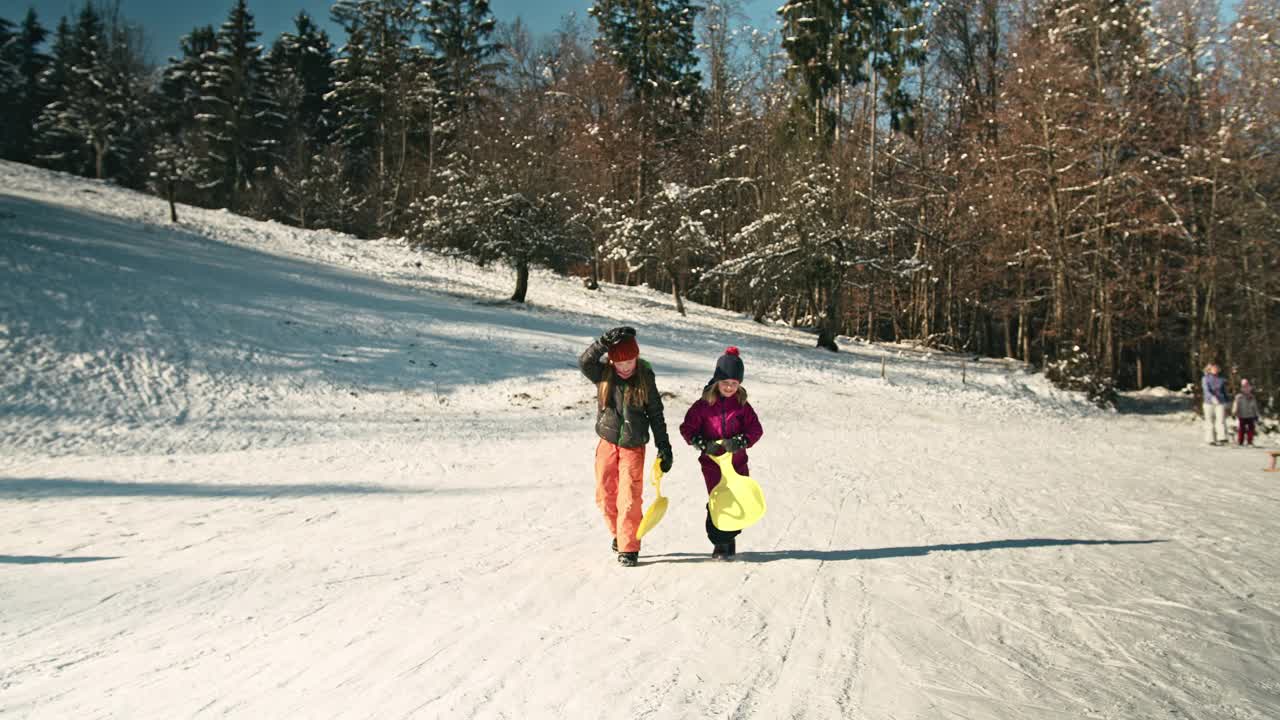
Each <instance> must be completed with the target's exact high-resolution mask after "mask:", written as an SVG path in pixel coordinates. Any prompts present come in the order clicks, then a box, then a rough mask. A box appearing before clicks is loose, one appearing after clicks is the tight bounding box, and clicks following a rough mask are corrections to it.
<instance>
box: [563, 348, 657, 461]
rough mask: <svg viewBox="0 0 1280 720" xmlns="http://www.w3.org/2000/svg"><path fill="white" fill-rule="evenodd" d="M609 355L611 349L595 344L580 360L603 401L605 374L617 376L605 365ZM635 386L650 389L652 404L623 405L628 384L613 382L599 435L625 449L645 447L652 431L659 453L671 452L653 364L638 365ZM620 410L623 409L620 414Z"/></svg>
mask: <svg viewBox="0 0 1280 720" xmlns="http://www.w3.org/2000/svg"><path fill="white" fill-rule="evenodd" d="M606 353H608V348H606V347H605V346H604V344H603V343H601V342H600V341H599V340H597V341H596V342H594V343H591V347H589V348H587V349H586V352H583V353H582V355H581V356H579V357H578V367H579V368H581V369H582V374H583V375H586V376H587V379H588V380H590V381H591V382H593V383H595V384H596V393H597V397H599V388H600V383H601V382H603V381H604V380H605V374H606V373H609V374H612V373H613V368H612V367H611V366H609V365H606V364H605V363H603V362H601V358H603V357H604V356H605V354H606ZM631 382H642V383H644V384H645V385H647V386H648V390H649V402H648V403H647V404H645V405H643V406H635V405H627V404H625V403H624V402H623V392H624V391H625V389H626V386H627V382H625V381H623V380H621V379H619V378H617V377H616V376H615V377H613V378H612V382H611V383H610V392H609V396H608V397H607V398H605V402H604V407H601V408H599V413H598V414H597V415H596V434H597V435H599V436H600V437H601V438H603V439H605V440H608V441H609V442H611V443H613V444H614V445H618V446H621V447H628V448H632V447H643V446H644V445H646V444H648V442H649V430H650V428H652V429H653V444H654V445H656V446H658V449H659V450H670V449H671V440H670V438H669V437H667V421H666V419H665V418H664V417H663V414H662V395H661V393H659V392H658V383H657V379H656V378H655V377H654V375H653V368H652V367H650V366H649V363H647V362H645V361H643V360H641V361H640V362H638V363H636V372H635V374H634V375H632V376H631ZM618 408H622V410H621V412H619V410H618Z"/></svg>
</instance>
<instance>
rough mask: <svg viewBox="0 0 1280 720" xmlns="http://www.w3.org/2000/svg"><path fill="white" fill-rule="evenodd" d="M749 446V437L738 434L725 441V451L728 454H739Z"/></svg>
mask: <svg viewBox="0 0 1280 720" xmlns="http://www.w3.org/2000/svg"><path fill="white" fill-rule="evenodd" d="M746 446H747V436H746V435H743V434H742V433H738V434H737V435H734V436H733V437H731V438H729V439H728V440H725V441H724V449H725V450H726V451H727V452H738V451H739V450H742V449H743V448H745V447H746Z"/></svg>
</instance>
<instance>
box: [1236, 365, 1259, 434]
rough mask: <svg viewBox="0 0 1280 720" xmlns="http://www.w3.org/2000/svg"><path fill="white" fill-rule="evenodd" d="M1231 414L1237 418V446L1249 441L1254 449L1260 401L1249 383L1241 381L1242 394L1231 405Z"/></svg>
mask: <svg viewBox="0 0 1280 720" xmlns="http://www.w3.org/2000/svg"><path fill="white" fill-rule="evenodd" d="M1231 414H1232V415H1234V416H1235V417H1236V444H1237V445H1244V444H1245V440H1248V442H1249V446H1250V447H1253V434H1254V433H1255V432H1256V431H1257V429H1258V399H1257V398H1255V397H1254V396H1253V386H1252V385H1250V384H1249V381H1248V380H1247V379H1246V380H1241V381H1240V394H1239V395H1236V400H1235V402H1234V403H1232V404H1231Z"/></svg>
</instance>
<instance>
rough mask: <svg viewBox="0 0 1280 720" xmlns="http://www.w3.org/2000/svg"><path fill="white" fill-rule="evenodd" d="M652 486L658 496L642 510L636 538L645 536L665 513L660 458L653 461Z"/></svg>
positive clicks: (665, 506)
mask: <svg viewBox="0 0 1280 720" xmlns="http://www.w3.org/2000/svg"><path fill="white" fill-rule="evenodd" d="M653 487H654V489H655V490H656V491H657V493H658V497H657V499H656V500H654V501H653V504H652V505H650V506H649V509H648V510H645V511H644V517H642V518H640V527H638V528H636V539H637V540H639V539H640V538H642V537H644V536H645V533H647V532H649V531H650V530H652V529H653V528H654V527H655V526H656V525H657V524H658V523H659V522H661V521H662V516H663V515H666V514H667V499H666V498H665V497H663V495H662V460H661V459H658V460H654V461H653Z"/></svg>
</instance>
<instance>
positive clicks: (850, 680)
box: [0, 163, 1280, 720]
mask: <svg viewBox="0 0 1280 720" xmlns="http://www.w3.org/2000/svg"><path fill="white" fill-rule="evenodd" d="M179 212H180V214H181V217H182V221H183V222H182V224H181V226H178V227H175V226H172V225H169V224H168V223H167V222H166V220H167V206H166V205H165V204H164V203H163V202H162V201H159V200H157V199H155V198H149V197H146V196H142V195H138V194H135V193H131V192H127V191H123V190H119V189H116V188H113V187H111V186H109V185H104V184H99V183H94V182H91V181H85V180H80V179H74V178H69V177H66V176H60V175H54V174H50V173H45V172H43V171H39V170H35V169H32V168H28V167H24V166H19V165H13V164H7V163H0V369H2V370H3V372H2V373H0V717H3V718H10V717H12V718H77V720H80V719H88V718H164V719H171V718H192V717H200V718H203V717H235V718H511V719H513V720H514V719H515V718H629V719H630V718H654V719H660V720H665V719H667V718H690V719H693V718H699V719H700V718H760V719H764V720H773V719H775V718H813V719H815V720H823V719H827V718H855V719H858V720H881V719H883V720H890V719H893V720H908V719H926V718H928V719H932V718H971V719H973V718H999V719H1008V720H1022V719H1026V718H1115V719H1117V720H1130V719H1136V718H1197V719H1203V720H1217V719H1230V720H1237V719H1240V720H1243V719H1257V720H1274V719H1275V718H1280V476H1277V475H1274V474H1267V473H1263V472H1261V471H1260V469H1261V468H1262V467H1263V466H1264V465H1265V463H1266V458H1265V453H1263V452H1261V451H1258V450H1241V449H1234V448H1210V447H1207V446H1205V445H1203V444H1202V443H1201V441H1200V427H1199V426H1198V425H1197V424H1195V423H1194V422H1192V421H1191V420H1190V416H1189V414H1188V413H1187V412H1185V411H1178V412H1171V413H1170V412H1165V413H1164V414H1143V413H1132V414H1116V413H1110V412H1103V411H1099V410H1096V409H1094V408H1092V407H1090V406H1089V405H1087V404H1086V403H1084V402H1083V400H1082V399H1080V398H1079V397H1077V396H1075V395H1071V394H1065V393H1060V392H1058V391H1055V390H1054V389H1052V388H1051V387H1050V386H1049V385H1048V384H1047V383H1046V381H1045V380H1044V379H1043V377H1041V376H1040V375H1036V374H1031V373H1028V372H1026V371H1025V370H1024V369H1022V368H1021V367H1019V366H1017V365H1016V364H1014V363H1004V362H999V361H990V360H982V361H981V362H977V363H974V362H973V361H972V358H968V360H969V362H968V364H967V367H966V368H965V374H966V376H967V383H966V384H961V361H962V360H964V359H965V358H962V357H959V356H950V355H941V354H936V353H935V354H930V353H927V352H920V351H915V350H912V349H909V348H899V347H886V346H881V345H865V344H857V343H849V344H847V345H846V346H845V347H846V351H845V352H841V353H840V354H830V353H827V352H824V351H819V350H815V349H814V348H813V347H812V345H813V338H812V337H811V336H809V335H806V334H804V333H802V332H799V331H794V330H790V329H787V328H783V327H771V326H762V325H757V324H754V323H752V322H751V321H750V319H749V318H746V317H743V316H741V315H738V314H734V313H728V312H724V311H720V310H714V309H710V308H705V307H701V306H698V305H691V306H690V315H689V317H687V318H682V317H680V316H679V315H678V314H676V313H675V312H674V310H673V307H672V303H671V300H670V298H669V297H667V296H665V295H661V294H658V293H654V292H651V291H648V290H646V289H643V288H619V287H612V286H607V287H606V288H605V289H604V290H602V291H600V292H590V291H588V290H586V289H584V288H583V287H582V286H581V283H580V282H578V281H575V280H570V279H560V278H555V277H553V276H551V275H549V274H535V276H534V278H533V280H532V285H531V289H530V300H531V302H530V304H529V305H528V306H515V305H511V304H509V303H507V302H504V301H503V300H502V298H505V297H506V296H507V295H509V294H510V290H511V288H512V286H513V283H514V280H513V277H512V276H511V274H510V273H509V272H507V271H505V270H503V269H502V268H497V269H489V268H486V269H481V268H476V267H474V266H470V265H466V264H462V263H457V262H454V261H450V260H445V259H441V258H439V257H437V256H434V255H429V254H420V253H416V252H413V251H410V250H408V249H407V248H405V247H404V246H403V245H402V244H401V243H399V242H396V241H391V240H387V241H375V242H362V241H358V240H354V239H352V238H349V237H345V236H341V235H336V234H333V233H327V232H306V231H301V230H296V229H293V228H288V227H285V226H282V225H278V224H273V223H259V222H253V221H249V220H245V219H242V218H238V217H235V216H233V215H230V214H228V213H224V212H217V211H205V210H199V209H194V208H185V207H184V208H180V210H179ZM624 323H625V324H632V325H634V326H636V327H637V328H638V329H639V339H640V342H641V348H642V352H643V353H644V356H645V357H647V358H648V359H649V360H650V361H651V362H652V363H653V364H654V366H655V368H656V370H657V372H658V380H659V387H660V388H661V389H662V390H663V391H664V392H666V393H670V394H671V396H670V397H668V398H667V399H666V405H667V418H668V422H669V423H670V424H671V425H672V426H673V427H674V425H676V424H678V422H679V419H680V418H681V417H683V414H684V411H685V409H686V408H687V407H688V406H689V404H690V403H691V402H693V401H694V399H695V398H696V396H697V394H698V392H699V391H700V389H701V387H702V384H703V382H705V381H706V379H707V378H708V377H709V375H710V373H711V370H712V368H713V366H714V362H715V359H716V357H717V356H718V355H719V354H720V352H721V351H722V349H723V348H724V347H725V346H726V345H730V344H733V345H738V346H740V347H741V348H742V354H743V358H744V360H745V362H746V382H745V386H746V387H748V388H749V389H750V392H751V398H752V402H753V404H754V405H755V406H756V408H757V411H758V413H759V414H760V417H761V420H762V423H763V425H764V429H765V436H764V439H763V440H762V442H761V443H760V445H759V446H758V447H757V448H755V449H753V450H752V452H751V456H752V463H751V465H752V471H753V475H754V476H755V477H756V479H758V480H759V481H760V482H761V484H762V485H763V486H764V488H765V492H766V493H767V495H768V499H769V514H768V515H767V516H766V517H765V519H764V520H763V521H762V522H761V524H760V525H758V526H756V527H753V528H750V529H748V530H747V531H745V532H744V533H743V535H742V537H741V538H739V541H738V547H739V553H740V555H739V558H738V561H737V562H733V563H713V562H710V561H709V558H708V552H709V550H710V545H709V543H708V542H707V540H706V538H705V536H704V534H703V528H702V521H703V502H704V501H705V495H704V491H703V487H702V481H701V479H700V477H699V474H698V470H697V464H696V462H695V454H694V451H692V450H691V449H689V448H688V447H686V446H684V445H683V444H682V443H680V444H678V445H677V453H676V462H675V467H674V469H673V471H672V473H671V475H669V476H668V478H667V480H666V481H664V483H663V489H664V491H665V493H666V494H667V495H668V496H669V497H670V498H671V506H670V510H669V511H668V513H667V516H666V518H665V519H664V520H663V522H662V524H661V525H660V526H659V527H658V528H657V529H656V530H655V531H654V532H653V533H652V534H651V535H649V536H647V537H646V538H645V540H644V544H643V547H642V550H641V557H640V566H639V567H636V568H621V567H619V566H618V565H617V564H616V563H615V562H614V560H613V557H612V554H611V553H610V552H609V549H608V544H609V539H610V535H609V534H608V532H607V531H606V530H605V529H604V525H603V522H602V520H601V519H600V518H599V516H598V513H597V510H596V508H595V505H594V498H593V480H592V452H593V447H594V444H595V439H594V436H593V432H592V420H593V415H594V399H593V397H594V396H593V388H592V387H591V386H590V384H589V383H587V381H586V380H584V379H583V378H582V377H581V376H580V375H579V374H578V373H577V370H576V368H575V364H574V363H575V359H576V355H577V353H578V352H580V351H581V350H582V349H583V348H584V347H585V346H586V345H587V344H588V342H590V340H591V339H592V338H593V337H595V336H598V335H599V334H600V333H601V332H602V331H603V330H605V329H607V328H608V327H611V326H614V325H618V324H624ZM882 361H883V362H884V366H885V370H886V375H887V377H886V378H885V379H881V376H880V372H881V363H882ZM1145 397H1146V399H1147V400H1151V401H1153V402H1151V403H1148V404H1149V405H1153V406H1155V407H1157V408H1159V409H1165V410H1167V409H1168V408H1169V406H1170V405H1172V406H1173V407H1174V408H1175V409H1176V402H1175V403H1169V402H1167V401H1165V402H1163V404H1162V402H1161V401H1162V400H1167V399H1164V398H1161V397H1160V396H1159V395H1155V396H1145ZM1133 402H1135V403H1138V404H1140V405H1141V404H1142V402H1143V398H1137V399H1135V400H1134V401H1133ZM1265 441H1266V442H1273V441H1272V440H1270V439H1265ZM651 452H652V447H651ZM648 494H649V493H647V495H648ZM647 502H648V498H646V503H647Z"/></svg>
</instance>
